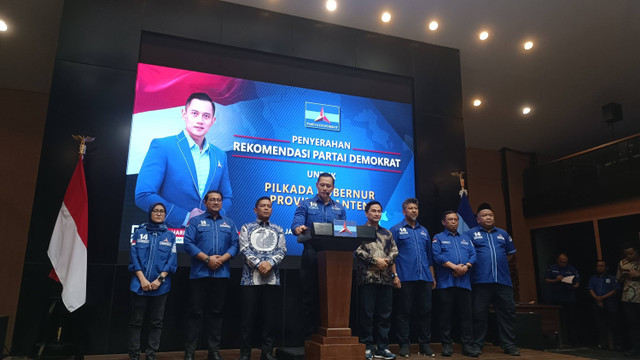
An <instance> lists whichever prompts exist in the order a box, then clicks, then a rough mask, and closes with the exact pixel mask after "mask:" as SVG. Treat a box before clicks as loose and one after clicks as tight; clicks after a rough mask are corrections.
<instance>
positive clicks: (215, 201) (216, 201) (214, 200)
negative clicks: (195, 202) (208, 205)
mask: <svg viewBox="0 0 640 360" xmlns="http://www.w3.org/2000/svg"><path fill="white" fill-rule="evenodd" d="M207 201H209V202H212V203H221V202H222V199H212V198H209V199H207Z"/></svg>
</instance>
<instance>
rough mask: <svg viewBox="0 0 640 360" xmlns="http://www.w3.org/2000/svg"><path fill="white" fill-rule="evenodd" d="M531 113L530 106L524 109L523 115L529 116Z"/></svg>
mask: <svg viewBox="0 0 640 360" xmlns="http://www.w3.org/2000/svg"><path fill="white" fill-rule="evenodd" d="M530 112H531V108H530V107H528V106H525V107H523V108H522V114H523V115H529V113H530Z"/></svg>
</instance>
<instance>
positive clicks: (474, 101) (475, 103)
mask: <svg viewBox="0 0 640 360" xmlns="http://www.w3.org/2000/svg"><path fill="white" fill-rule="evenodd" d="M480 105H482V100H480V99H475V100H473V106H475V107H478V106H480Z"/></svg>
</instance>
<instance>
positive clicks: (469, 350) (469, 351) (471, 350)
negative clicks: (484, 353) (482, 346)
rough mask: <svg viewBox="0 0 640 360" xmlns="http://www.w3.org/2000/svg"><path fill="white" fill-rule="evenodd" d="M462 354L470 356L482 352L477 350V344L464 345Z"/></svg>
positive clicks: (478, 354)
mask: <svg viewBox="0 0 640 360" xmlns="http://www.w3.org/2000/svg"><path fill="white" fill-rule="evenodd" d="M462 355H464V356H469V357H478V356H480V353H479V352H478V350H476V347H475V346H471V345H470V346H463V347H462Z"/></svg>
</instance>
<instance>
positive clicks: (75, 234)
mask: <svg viewBox="0 0 640 360" xmlns="http://www.w3.org/2000/svg"><path fill="white" fill-rule="evenodd" d="M88 227H89V210H88V201H87V185H86V182H85V178H84V167H83V165H82V158H80V159H78V165H77V166H76V169H75V171H74V172H73V176H72V177H71V181H70V182H69V186H68V187H67V192H66V193H65V195H64V202H63V203H62V207H61V208H60V212H59V213H58V219H57V220H56V226H55V228H54V229H53V234H52V235H51V242H50V243H49V250H48V251H47V255H49V259H50V260H51V264H53V270H52V271H51V274H49V276H50V277H52V278H53V279H55V280H58V281H60V283H61V284H62V302H63V303H64V305H65V306H66V308H67V310H69V311H70V312H73V311H74V310H76V309H78V308H79V307H81V306H82V305H84V303H85V300H86V297H87V234H88Z"/></svg>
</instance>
